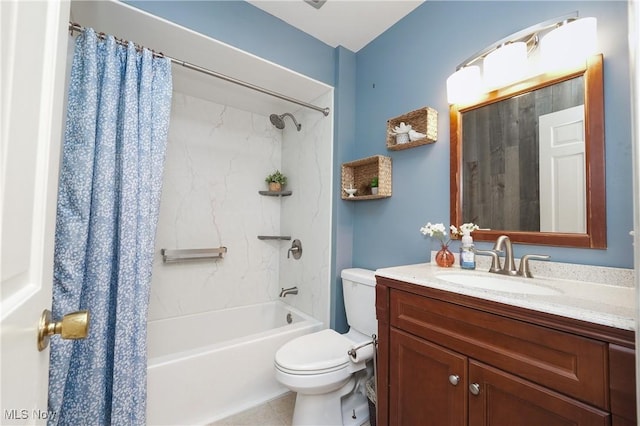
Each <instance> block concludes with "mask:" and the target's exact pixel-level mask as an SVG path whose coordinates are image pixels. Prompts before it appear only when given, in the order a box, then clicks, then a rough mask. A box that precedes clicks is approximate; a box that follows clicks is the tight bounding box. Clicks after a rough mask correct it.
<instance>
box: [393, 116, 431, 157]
mask: <svg viewBox="0 0 640 426" xmlns="http://www.w3.org/2000/svg"><path fill="white" fill-rule="evenodd" d="M400 123H405V124H410V125H411V128H412V129H413V130H415V131H416V132H420V133H424V134H425V135H427V136H426V137H424V138H422V139H419V140H417V141H410V142H407V143H401V144H397V143H396V137H395V135H392V134H391V132H393V129H394V128H395V127H396V126H399V125H400ZM436 140H438V111H436V110H435V109H433V108H430V107H424V108H420V109H417V110H415V111H411V112H408V113H406V114H404V115H401V116H399V117H395V118H390V119H389V120H387V149H389V150H392V151H397V150H401V149H407V148H413V147H415V146H420V145H425V144H428V143H434V142H435V141H436Z"/></svg>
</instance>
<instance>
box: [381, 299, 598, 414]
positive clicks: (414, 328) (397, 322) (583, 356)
mask: <svg viewBox="0 0 640 426" xmlns="http://www.w3.org/2000/svg"><path fill="white" fill-rule="evenodd" d="M390 322H391V325H392V326H393V327H396V328H399V329H402V330H405V331H407V332H409V333H412V334H414V335H417V336H420V337H423V338H425V339H428V340H430V341H432V342H434V343H438V344H440V345H442V346H444V347H447V348H449V349H453V350H455V351H458V352H461V353H464V354H465V355H467V356H469V357H471V358H475V359H477V360H480V361H482V362H485V363H487V364H489V365H493V366H495V367H497V368H500V369H502V370H504V371H507V372H509V373H512V374H515V375H517V376H520V377H523V378H526V379H528V380H530V381H532V382H534V383H538V384H541V385H543V386H546V387H549V388H551V389H553V390H556V391H558V392H561V393H564V394H566V395H570V396H572V397H574V398H577V399H579V400H581V401H584V402H587V403H590V404H593V405H595V406H597V407H600V408H603V409H606V410H608V409H609V395H608V380H607V367H606V365H607V364H606V362H607V346H608V345H607V344H606V343H604V342H599V341H597V340H592V339H587V338H584V337H580V336H576V335H573V334H570V333H565V332H561V331H556V330H552V329H549V328H545V327H541V326H537V325H533V324H530V323H527V322H523V321H518V320H513V319H509V318H506V317H502V316H500V315H495V314H490V313H487V312H483V311H479V310H476V309H471V308H467V307H463V306H459V305H456V304H453V303H448V302H443V301H440V300H436V299H430V298H427V297H420V298H418V297H415V295H412V294H410V293H406V292H403V291H398V290H394V289H392V290H391V292H390Z"/></svg>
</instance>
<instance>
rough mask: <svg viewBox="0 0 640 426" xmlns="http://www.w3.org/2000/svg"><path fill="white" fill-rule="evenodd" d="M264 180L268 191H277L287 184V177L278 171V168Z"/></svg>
mask: <svg viewBox="0 0 640 426" xmlns="http://www.w3.org/2000/svg"><path fill="white" fill-rule="evenodd" d="M264 181H265V182H267V183H268V184H269V191H274V192H279V191H282V187H283V186H285V185H286V184H287V177H286V176H285V175H283V174H282V173H280V170H276V171H275V172H273V173H271V174H270V175H269V176H267V177H266V178H265V180H264Z"/></svg>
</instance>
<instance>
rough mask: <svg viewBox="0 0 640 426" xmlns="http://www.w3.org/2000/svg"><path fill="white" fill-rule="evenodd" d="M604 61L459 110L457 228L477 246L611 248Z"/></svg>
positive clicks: (454, 140) (455, 131)
mask: <svg viewBox="0 0 640 426" xmlns="http://www.w3.org/2000/svg"><path fill="white" fill-rule="evenodd" d="M602 68H603V58H602V55H601V54H600V55H595V56H593V57H591V58H589V60H588V61H587V62H586V64H585V66H584V67H582V68H579V69H574V70H571V71H569V72H567V73H563V74H550V73H549V74H543V75H540V76H536V77H533V78H531V79H529V80H526V81H523V82H520V83H517V84H514V85H512V86H509V87H507V88H505V89H500V90H496V91H493V92H491V93H489V94H488V95H487V96H486V97H485V98H484V99H482V100H481V101H479V102H478V103H476V104H472V105H451V106H450V110H449V113H450V126H451V128H450V136H451V145H450V149H451V157H450V161H451V164H450V204H451V224H454V225H456V226H459V225H461V224H463V223H465V222H473V223H475V224H477V225H478V226H479V227H480V228H481V229H480V230H478V231H474V233H473V237H474V239H475V240H477V241H495V239H496V238H497V237H498V236H499V235H508V236H509V237H510V239H511V241H513V242H517V243H526V244H540V245H553V246H564V247H585V248H606V244H607V235H606V193H605V192H606V189H605V164H604V161H605V157H604V156H605V154H604V89H603V86H604V84H603V69H602Z"/></svg>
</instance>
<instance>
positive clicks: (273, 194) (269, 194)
mask: <svg viewBox="0 0 640 426" xmlns="http://www.w3.org/2000/svg"><path fill="white" fill-rule="evenodd" d="M258 194H260V195H266V196H267V197H288V196H289V195H291V194H293V191H258Z"/></svg>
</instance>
